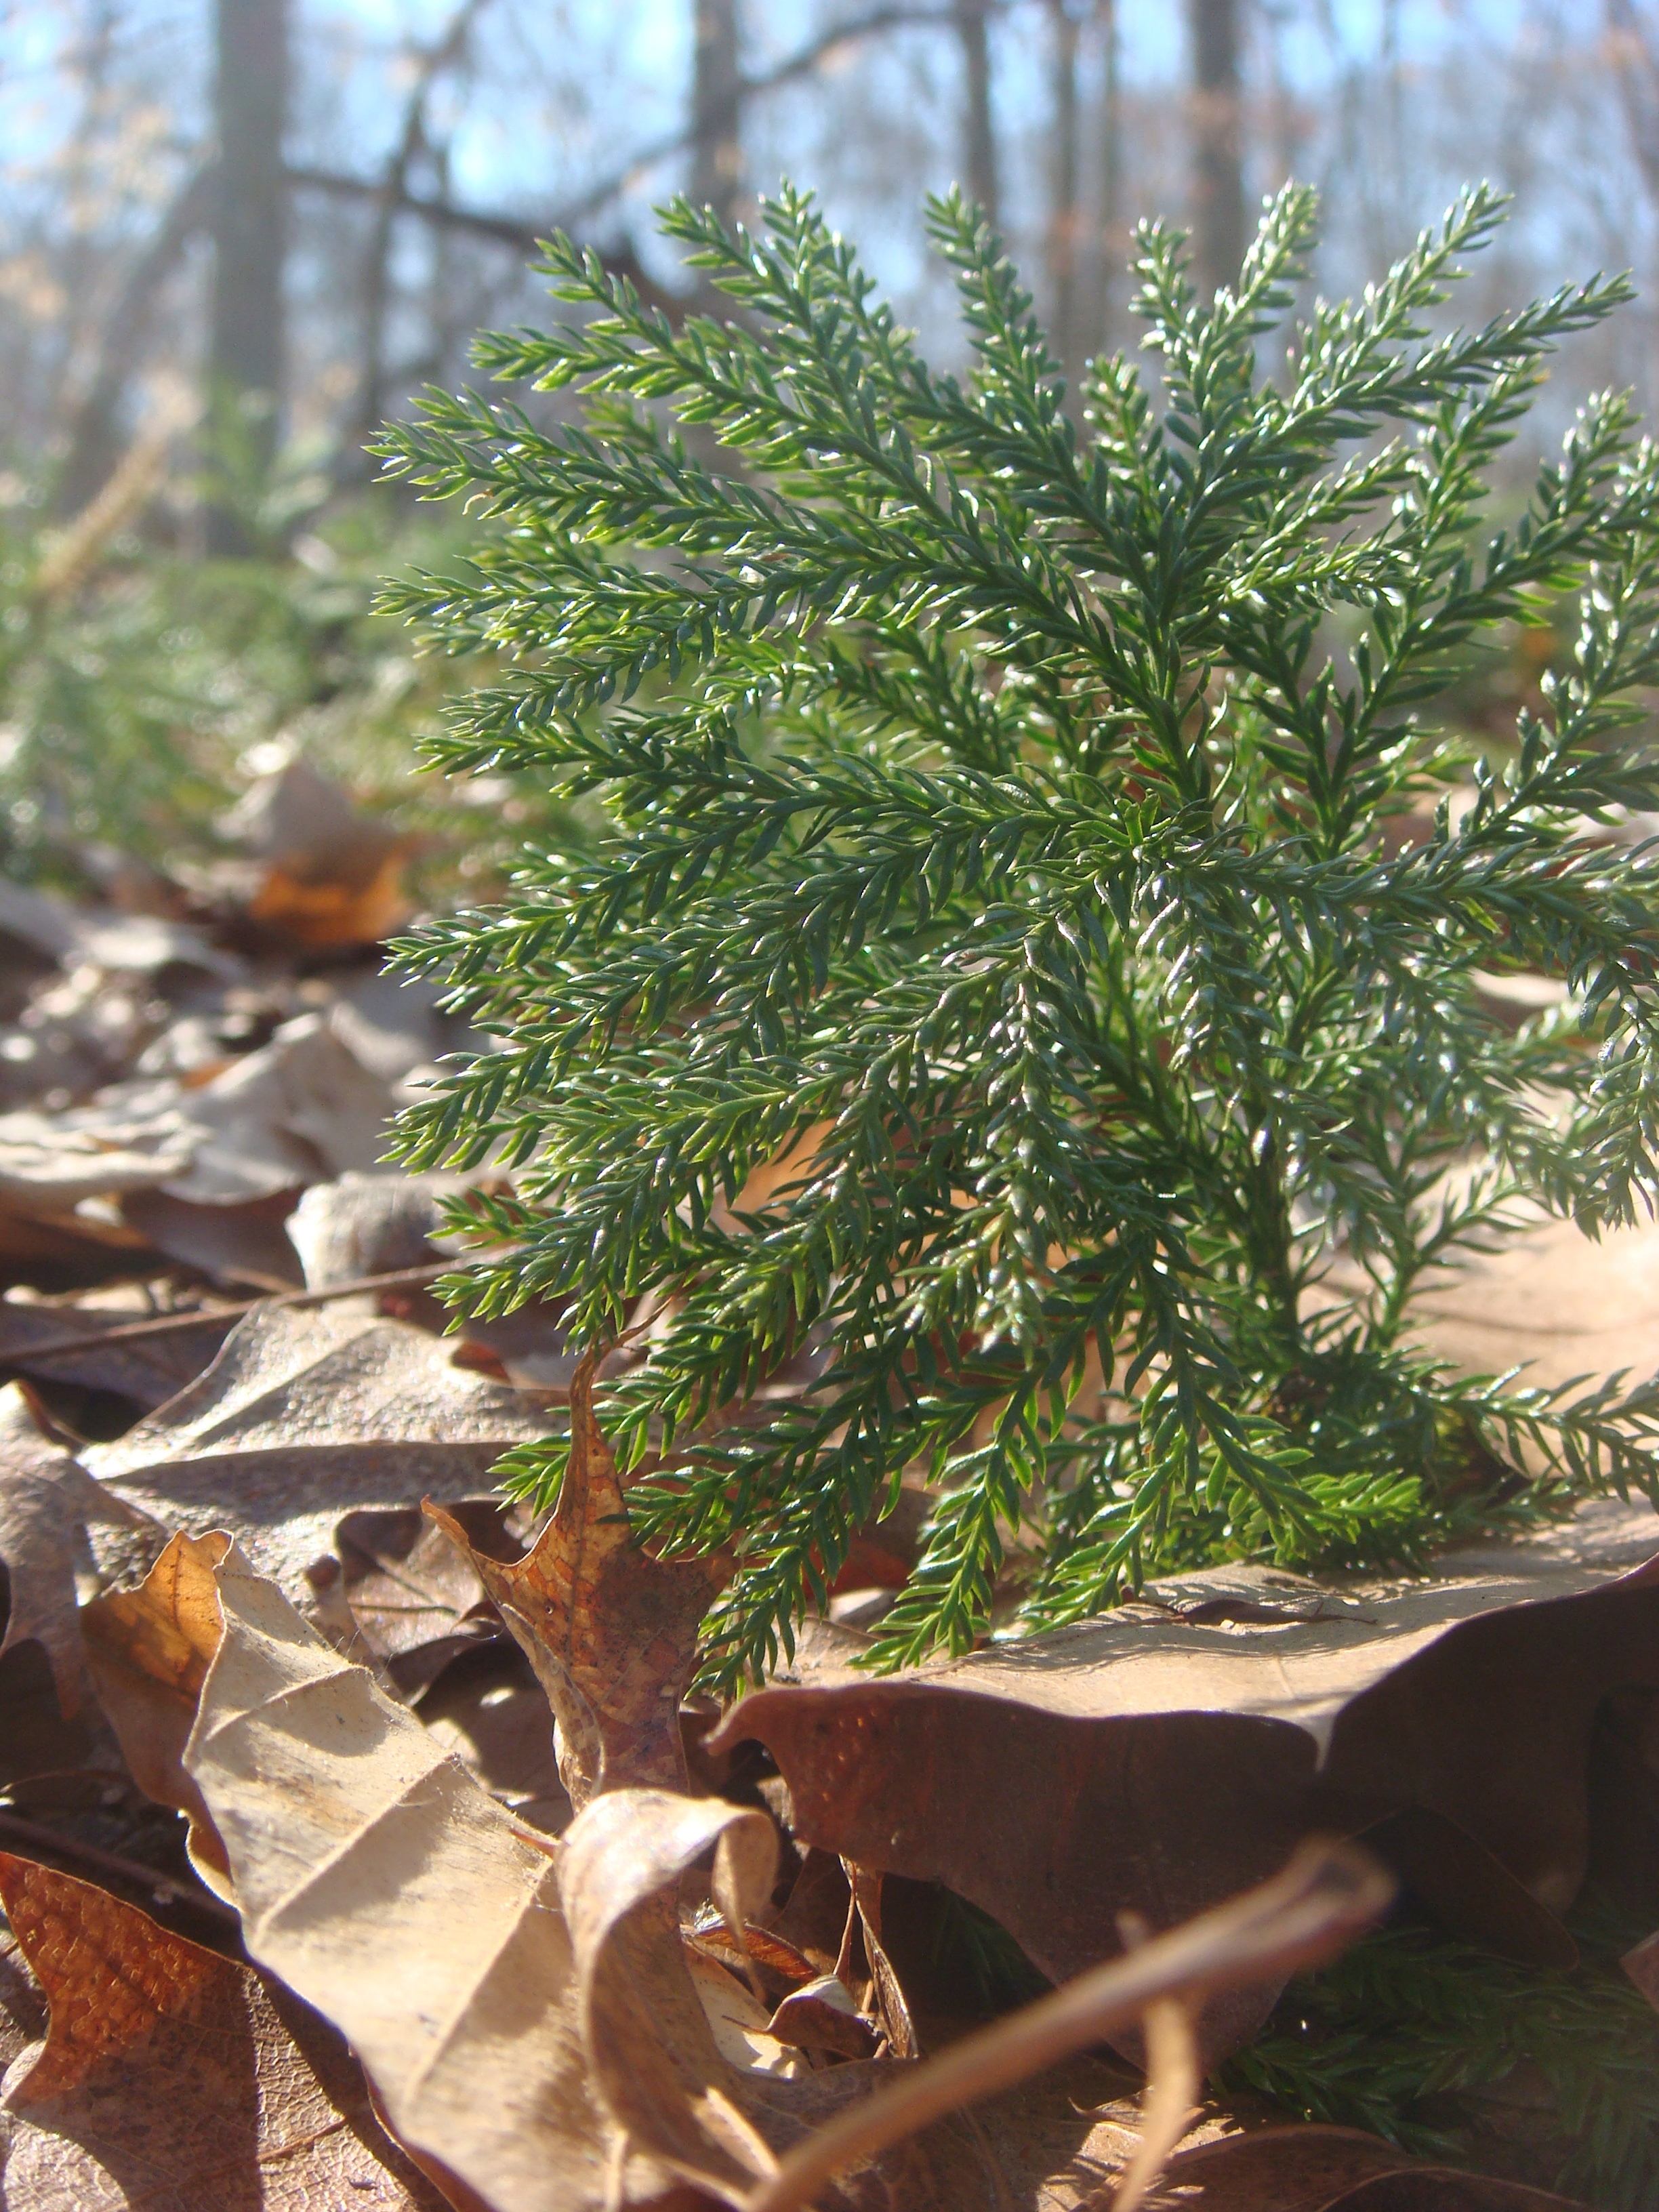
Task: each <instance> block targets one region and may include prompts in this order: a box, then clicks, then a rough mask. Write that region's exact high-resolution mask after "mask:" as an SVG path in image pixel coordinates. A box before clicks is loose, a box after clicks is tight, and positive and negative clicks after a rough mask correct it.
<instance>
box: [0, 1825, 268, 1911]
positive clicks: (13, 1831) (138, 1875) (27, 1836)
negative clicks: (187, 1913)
mask: <svg viewBox="0 0 1659 2212" xmlns="http://www.w3.org/2000/svg"><path fill="white" fill-rule="evenodd" d="M7 1837H11V1838H14V1840H15V1841H16V1842H17V1843H20V1844H30V1845H31V1846H32V1847H33V1849H34V1850H49V1851H56V1852H57V1853H58V1857H60V1858H66V1859H78V1860H79V1861H80V1863H81V1864H82V1866H88V1867H96V1868H97V1869H99V1871H100V1873H102V1874H112V1875H118V1876H119V1877H120V1879H121V1880H122V1881H130V1882H131V1883H132V1884H133V1886H134V1887H136V1888H139V1889H144V1890H148V1891H149V1894H150V1896H151V1897H152V1898H154V1899H155V1902H156V1903H157V1904H158V1905H161V1904H168V1903H172V1904H179V1905H191V1906H192V1907H193V1908H194V1909H195V1910H196V1911H197V1912H205V1913H207V1914H208V1915H209V1916H210V1917H211V1918H213V1919H215V1920H224V1921H228V1922H229V1923H230V1925H231V1926H232V1927H233V1928H240V1926H241V1924H242V1916H241V1914H240V1912H238V1911H237V1910H236V1908H235V1906H234V1905H226V1904H225V1903H224V1902H223V1901H222V1899H219V1898H216V1897H215V1896H214V1895H213V1894H212V1893H211V1892H210V1891H209V1890H205V1889H204V1890H195V1889H189V1888H186V1887H185V1884H184V1883H183V1882H181V1881H177V1880H175V1879H174V1877H173V1875H170V1874H163V1873H162V1872H161V1869H160V1868H159V1867H152V1866H146V1865H145V1864H144V1863H143V1860H142V1859H129V1858H123V1857H122V1856H121V1854H120V1852H119V1851H106V1850H102V1849H100V1846H99V1845H98V1844H83V1843H82V1841H81V1840H80V1838H78V1837H77V1836H65V1835H60V1834H59V1832H58V1830H57V1829H56V1828H48V1827H46V1826H44V1825H43V1824H42V1823H41V1822H40V1821H39V1820H25V1819H24V1818H23V1815H22V1814H21V1813H8V1812H5V1811H3V1810H0V1841H3V1840H4V1839H5V1838H7ZM164 1893H165V1894H164Z"/></svg>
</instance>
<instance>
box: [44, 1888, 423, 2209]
mask: <svg viewBox="0 0 1659 2212" xmlns="http://www.w3.org/2000/svg"><path fill="white" fill-rule="evenodd" d="M0 1900H3V1903H4V1905H5V1910H6V1916H7V1917H8V1919H9V1922H10V1923H11V1926H12V1929H13V1932H14V1934H15V1936H16V1939H17V1942H18V1945H19V1948H20V1949H21V1953H22V1954H23V1955H24V1956H25V1957H26V1958H27V1961H28V1964H29V1966H30V1967H31V1968H32V1969H33V1972H34V1974H35V1976H36V1977H37V1978H38V1979H39V1981H40V1984H41V1986H42V1988H43V1989H44V1990H45V1993H46V1997H47V2000H48V2002H49V2004H50V2007H51V2019H50V2025H49V2027H48V2028H47V2031H46V2041H45V2043H44V2045H38V2046H36V2047H35V2048H34V2050H33V2051H32V2052H30V2051H26V2052H25V2053H24V2054H22V2055H21V2057H19V2058H18V2059H17V2060H16V2061H15V2063H14V2065H13V2066H12V2068H11V2069H10V2071H9V2075H8V2077H7V2081H6V2088H5V2096H4V2103H5V2109H6V2112H7V2114H8V2117H9V2119H10V2122H11V2140H10V2142H9V2148H8V2152H7V2156H6V2164H5V2191H6V2203H7V2204H8V2206H9V2208H10V2212H64V2208H65V2207H67V2206H69V2205H71V2204H72V2205H74V2206H75V2207H76V2208H77V2212H126V2208H133V2212H136V2209H137V2207H138V2206H140V2205H143V2206H144V2207H146V2208H147V2212H197V2208H199V2207H202V2206H204V2205H207V2204H212V2205H213V2206H215V2207H216V2208H217V2212H244V2208H246V2212H256V2208H258V2212H314V2209H315V2208H316V2207H317V2206H318V2205H319V2203H322V2204H333V2205H343V2204H345V2203H352V2204H363V2205H369V2206H381V2207H385V2208H386V2212H413V2208H421V2212H431V2209H432V2208H435V2207H436V2206H437V2205H438V2204H440V2203H441V2198H440V2197H438V2195H437V2192H436V2191H435V2190H434V2189H433V2188H432V2187H431V2186H430V2185H429V2184H428V2182H427V2181H426V2180H425V2179H424V2178H423V2177H422V2175H421V2174H419V2173H418V2172H416V2169H415V2168H414V2167H413V2166H411V2165H410V2161H409V2160H408V2159H407V2158H405V2157H404V2155H403V2154H402V2153H401V2152H400V2151H399V2150H398V2147H397V2146H396V2144H394V2143H393V2142H392V2141H391V2139H390V2138H389V2137H388V2136H386V2133H385V2131H384V2130H383V2129H381V2127H380V2124H379V2123H378V2122H377V2121H376V2119H375V2118H374V2113H373V2112H372V2110H371V2108H370V2105H369V2100H368V2092H367V2090H366V2088H365V2087H364V2084H363V2080H362V2073H361V2071H360V2069H358V2067H357V2065H356V2063H355V2061H354V2060H353V2059H352V2057H351V2055H350V2053H349V2051H348V2050H347V2049H346V2047H345V2045H344V2044H343V2042H342V2041H341V2040H340V2039H339V2037H338V2036H337V2034H335V2033H334V2032H333V2031H332V2030H331V2029H330V2028H329V2027H327V2026H326V2025H325V2023H324V2022H323V2021H320V2020H319V2019H318V2018H317V2017H316V2015H314V2014H313V2013H310V2012H308V2010H307V2008H305V2007H304V2006H302V2005H301V2004H299V2003H297V2002H295V2000H294V1999H293V1998H292V1997H290V1996H288V1995H287V1993H286V1992H283V1991H281V1990H273V1989H271V1988H270V1987H269V1986H268V1985H267V1984H265V1983H264V1981H263V1980H262V1979H261V1978H260V1977H259V1976H258V1974H256V1973H254V1972H252V1971H251V1970H250V1969H249V1968H247V1967H246V1966H238V1965H236V1964H235V1963H234V1962H233V1961H232V1960H228V1959H223V1958H221V1957H220V1956H218V1954H216V1953H215V1952H212V1951H206V1950H203V1949H202V1948H199V1947H198V1946H197V1945H196V1944H194V1943H189V1942H185V1941H184V1940H183V1939H182V1938H181V1937H179V1936H172V1935H169V1934H167V1932H165V1931H164V1930H163V1929H161V1928H159V1927H157V1925H156V1924H155V1922H154V1921H153V1920H151V1919H149V1917H147V1916H146V1915H145V1914H144V1913H142V1912H140V1911H137V1908H136V1907H134V1906H132V1905H124V1904H122V1903H120V1902H119V1901H118V1899H115V1898H112V1897H111V1896H109V1895H108V1894H107V1893H106V1892H105V1891H103V1890H101V1889H96V1888H94V1887H92V1885H91V1884H90V1883H88V1882H83V1881H76V1880H75V1879H73V1878H72V1877H71V1876H70V1875H64V1874H58V1873H56V1872H54V1871H53V1870H52V1869H50V1868H47V1867H44V1866H40V1865H37V1864H35V1863H33V1862H31V1861H29V1860H27V1859H20V1858H15V1857H12V1856H11V1855H10V1854H9V1853H0Z"/></svg>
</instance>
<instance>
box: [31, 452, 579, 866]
mask: <svg viewBox="0 0 1659 2212" xmlns="http://www.w3.org/2000/svg"><path fill="white" fill-rule="evenodd" d="M166 459H167V456H166V450H165V446H164V445H163V444H161V443H159V442H155V441H152V442H150V443H149V444H148V445H147V444H146V443H145V442H144V441H140V442H139V444H138V445H137V446H135V447H134V449H133V452H132V453H131V454H130V455H129V456H128V458H127V459H126V460H125V462H124V463H123V464H122V465H121V467H120V468H119V469H118V471H117V472H116V475H115V476H114V477H113V478H112V480H111V483H110V484H109V485H108V486H107V487H106V489H105V491H104V492H102V493H100V495H99V497H98V498H97V499H96V500H94V502H93V503H92V505H91V506H90V507H88V509H87V511H86V513H84V514H83V515H82V516H80V517H78V518H77V519H76V520H75V521H74V522H72V523H70V525H69V526H68V527H67V528H65V529H63V530H59V531H52V530H48V529H46V528H43V527H42V526H40V521H39V518H38V514H37V512H36V510H35V509H34V508H33V507H32V506H31V505H30V504H29V502H28V501H27V499H26V498H20V499H18V500H16V501H15V502H14V503H13V504H12V505H11V506H10V507H9V508H6V509H4V510H0V871H3V872H5V873H7V874H10V875H14V876H17V877H21V878H26V879H39V878H45V879H48V880H50V879H53V878H56V879H58V880H61V881H63V882H64V883H65V884H67V885H68V886H69V887H70V888H71V889H80V888H82V877H81V872H80V867H79V855H81V854H82V853H83V852H84V850H85V848H87V847H88V846H89V845H96V844H100V843H101V844H104V845H107V846H111V847H114V848H118V850H119V851H120V852H122V853H123V854H130V855H132V856H135V857H137V858H138V859H140V860H146V861H150V862H155V863H165V862H167V861H170V860H179V859H180V858H184V859H186V860H190V859H194V860H202V859H204V858H206V857H207V856H209V855H210V854H211V853H212V852H213V851H214V850H215V848H216V836H215V827H214V825H215V823H216V819H217V817H219V816H220V815H221V814H222V813H223V812H224V811H225V810H226V809H227V808H228V806H229V805H230V804H231V802H232V800H233V799H234V797H235V795H236V793H237V792H238V790H239V788H240V787H241V785H242V784H244V783H245V782H246V763H247V762H248V760H249V757H250V756H252V757H253V758H254V759H255V760H257V759H258V751H257V748H258V746H260V745H261V744H263V743H264V741H265V740H267V739H270V738H274V737H277V736H280V737H281V738H283V740H284V742H285V743H286V744H293V745H297V746H298V747H300V748H301V749H302V750H304V752H305V753H306V755H307V758H308V759H309V760H310V761H311V762H312V763H313V766H315V767H316V768H317V769H319V770H320V771H322V772H323V773H324V774H325V775H332V776H334V777H335V778H336V779H337V781H341V782H343V783H345V784H347V785H349V787H351V788H352V790H353V792H354V793H355V794H356V796H357V797H358V799H360V800H361V801H362V803H363V804H364V805H366V806H368V807H370V808H372V809H374V810H375V811H379V812H380V813H383V814H386V815H390V816H392V817H394V818H395V819H396V820H397V821H398V823H399V825H400V826H402V827H404V828H406V829H409V830H410V831H411V832H412V833H414V834H415V835H416V836H417V837H418V838H419V840H420V844H421V860H420V863H419V866H420V872H421V877H422V884H421V888H422V890H423V891H424V892H425V893H426V895H427V896H428V897H430V898H432V899H433V900H434V902H440V903H452V902H453V899H454V898H455V897H456V896H459V894H460V893H461V891H462V890H465V889H467V888H469V887H471V886H472V885H474V884H477V881H478V880H479V878H483V881H484V882H486V883H489V882H491V881H498V880H499V879H500V876H501V871H502V867H503V865H504V863H505V862H506V861H507V859H508V858H509V856H510V855H511V854H512V853H513V852H514V851H515V850H516V847H517V842H518V838H519V837H520V836H522V835H523V832H524V829H525V828H526V826H533V825H536V824H538V823H543V822H544V821H545V819H546V817H547V811H548V810H547V805H546V801H545V799H544V794H542V793H540V792H539V791H538V790H536V789H534V788H527V789H526V788H520V787H516V786H512V787H509V786H505V785H504V786H503V787H501V789H499V790H497V791H496V792H495V793H492V794H486V793H478V794H477V796H478V797H479V798H480V799H483V800H486V801H487V803H486V804H484V805H478V806H473V805H462V806H460V807H458V806H456V805H455V804H454V803H453V796H447V794H446V793H444V792H443V791H442V790H441V788H440V787H435V786H433V785H432V784H431V783H430V782H429V781H428V782H420V781H415V780H414V779H413V776H412V773H411V772H412V770H413V769H414V768H415V766H416V739H417V738H418V737H419V736H420V735H421V734H422V732H428V731H430V730H432V729H433V728H434V727H435V726H436V723H437V720H438V713H439V708H440V705H441V699H442V696H443V694H444V692H445V691H446V690H449V689H453V688H454V687H455V686H456V685H458V684H461V683H464V682H466V681H468V680H470V679H471V680H476V678H477V674H478V671H477V668H476V667H475V666H472V665H468V664H465V663H460V664H455V665H447V664H444V663H441V662H433V661H429V660H422V659H418V658H417V657H416V656H415V655H414V654H412V653H410V650H409V641H408V638H407V634H406V633H405V632H404V631H403V630H402V629H400V628H399V627H398V625H397V624H395V623H391V622H388V621H386V620H385V619H384V618H383V617H377V616H375V615H374V613H373V612H372V611H371V601H372V599H373V597H374V587H375V585H376V584H377V582H378V580H380V577H381V576H382V575H383V574H385V572H386V568H387V567H388V566H389V565H391V564H394V563H397V562H402V561H405V560H407V559H409V558H410V557H411V556H412V555H413V554H414V553H415V552H416V550H417V549H418V551H419V554H420V556H421V557H422V560H423V561H424V562H426V563H427V564H428V566H429V565H430V564H431V563H432V562H434V560H435V559H441V558H443V557H445V556H446V555H447V536H448V535H449V533H446V532H435V531H434V529H433V527H432V525H431V523H430V522H428V523H427V524H425V525H424V526H420V525H419V524H418V523H417V522H416V520H415V519H414V518H411V516H410V514H409V513H408V511H407V509H406V508H404V509H401V510H400V508H399V507H398V504H397V503H396V502H394V501H390V500H387V499H386V498H384V497H380V498H359V499H356V500H353V501H336V502H332V503H331V504H330V505H329V506H328V507H326V509H325V510H324V511H320V512H316V513H310V514H308V515H307V516H306V518H305V519H306V520H307V521H308V522H309V523H310V528H309V529H308V530H306V531H300V532H292V531H286V532H285V531H284V530H279V529H278V528H277V526H276V525H277V524H278V523H283V524H292V523H293V522H294V521H295V514H294V513H291V512H288V511H286V510H284V509H282V508H281V507H280V505H279V503H278V502H279V497H288V495H290V494H291V495H293V497H297V496H299V495H300V494H301V492H303V490H304V485H303V482H302V481H301V479H300V478H299V477H298V476H297V475H296V474H295V472H294V471H288V472H286V473H284V474H283V475H282V476H281V477H279V480H278V481H277V483H276V487H275V489H273V490H272V492H271V494H270V501H268V505H270V507H271V508H272V512H273V514H274V517H275V519H274V520H270V518H267V519H268V520H270V528H269V529H268V530H267V531H266V532H265V535H264V542H263V546H262V550H260V551H259V552H258V554H257V555H256V556H252V557H249V558H245V559H237V560H210V559H204V558H202V557H200V556H192V555H191V554H189V553H186V552H181V551H174V550H165V549H162V548H159V547H157V546H156V545H155V544H151V543H146V542H145V541H144V540H143V538H141V536H140V535H139V534H138V528H139V525H140V524H141V521H142V517H143V508H144V507H145V505H146V503H147V502H148V501H149V500H150V498H151V496H152V495H153V494H154V493H155V491H156V489H158V485H159V483H160V479H161V475H162V473H163V471H164V468H165V465H166ZM18 489H21V485H20V486H19V487H18ZM309 496H310V498H311V500H312V501H313V507H314V506H315V503H316V501H317V499H318V497H319V490H318V488H317V487H316V486H315V485H314V484H313V488H312V489H311V491H310V493H309ZM292 503H293V498H292V497H289V507H292ZM289 537H292V538H293V544H292V545H290V544H289V543H288V542H287V539H288V538H289ZM459 795H460V796H462V797H463V798H465V797H468V796H471V795H472V794H459ZM503 805H505V806H506V807H507V819H506V820H505V821H504V820H503V819H502V808H503ZM515 821H516V824H517V828H516V832H515V828H514V823H515Z"/></svg>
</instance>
